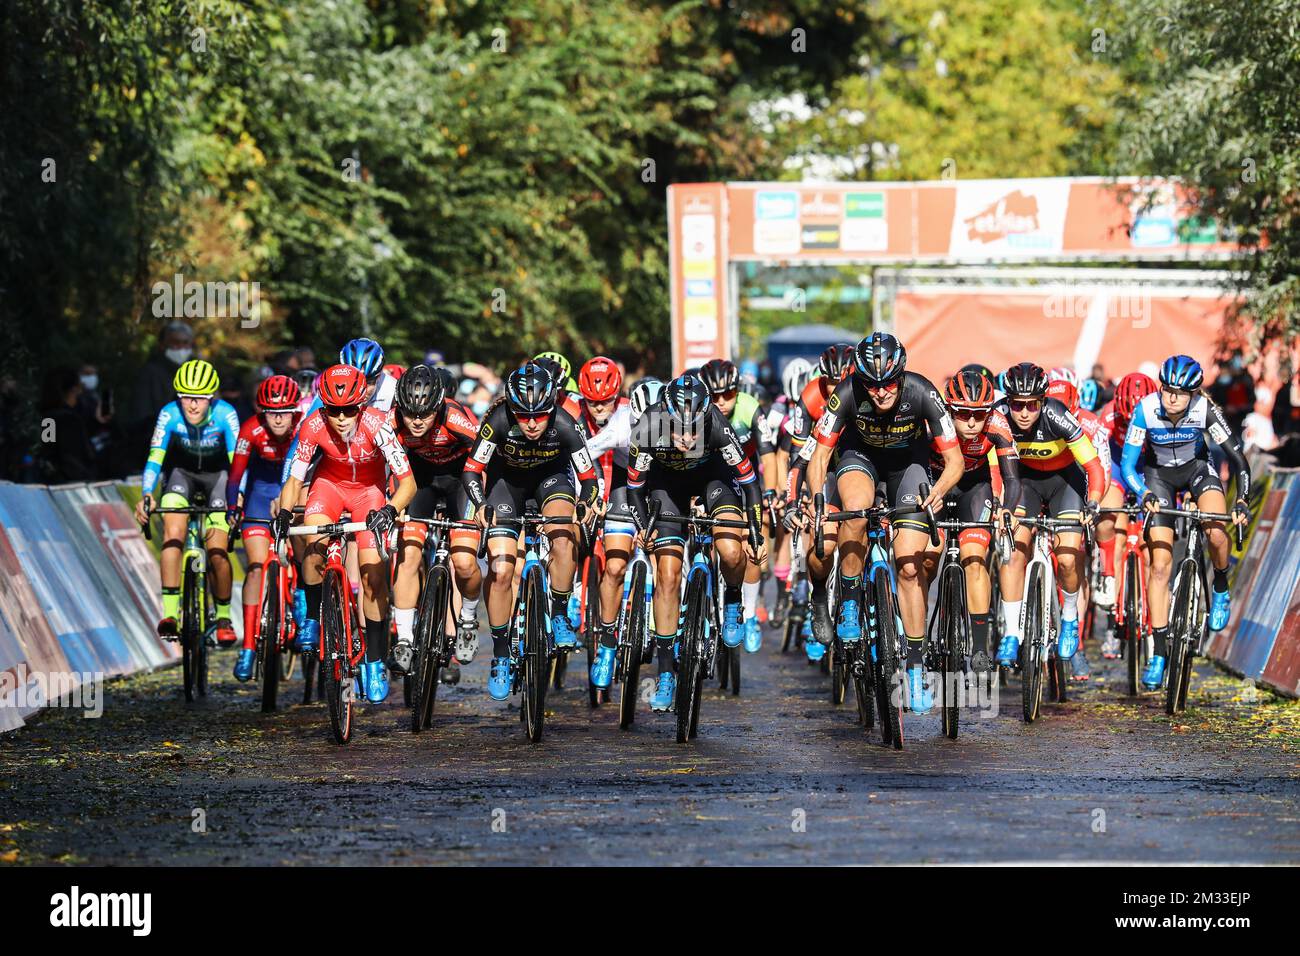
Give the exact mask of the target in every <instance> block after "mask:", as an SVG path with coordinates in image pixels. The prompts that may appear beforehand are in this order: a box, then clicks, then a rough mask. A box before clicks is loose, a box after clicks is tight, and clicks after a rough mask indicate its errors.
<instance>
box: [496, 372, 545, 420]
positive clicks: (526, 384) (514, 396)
mask: <svg viewBox="0 0 1300 956" xmlns="http://www.w3.org/2000/svg"><path fill="white" fill-rule="evenodd" d="M506 404H507V405H509V406H510V410H511V411H512V412H515V413H516V414H519V415H545V414H547V413H548V412H550V411H551V410H552V409H554V408H555V379H553V378H552V377H551V373H550V372H549V371H548V370H547V369H546V368H544V367H543V366H541V365H539V364H537V363H536V362H525V363H524V364H523V365H521V366H519V367H518V368H517V369H515V370H514V371H513V372H511V373H510V375H509V377H508V378H507V379H506Z"/></svg>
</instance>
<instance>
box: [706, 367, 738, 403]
mask: <svg viewBox="0 0 1300 956" xmlns="http://www.w3.org/2000/svg"><path fill="white" fill-rule="evenodd" d="M699 381H701V382H703V383H704V387H705V388H707V389H708V390H709V394H710V395H721V394H722V393H723V392H734V391H735V390H736V389H737V388H739V387H740V371H739V370H738V369H737V368H736V366H735V363H733V362H731V361H730V360H728V359H709V361H707V362H705V363H704V365H703V366H702V367H701V368H700V377H699Z"/></svg>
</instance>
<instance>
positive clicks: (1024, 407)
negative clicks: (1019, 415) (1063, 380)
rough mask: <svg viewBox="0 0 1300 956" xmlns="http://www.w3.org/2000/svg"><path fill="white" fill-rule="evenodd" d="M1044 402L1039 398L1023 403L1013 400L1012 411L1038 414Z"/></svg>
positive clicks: (1026, 400)
mask: <svg viewBox="0 0 1300 956" xmlns="http://www.w3.org/2000/svg"><path fill="white" fill-rule="evenodd" d="M1041 404H1042V401H1041V400H1040V399H1037V398H1029V399H1025V400H1023V401H1018V400H1012V402H1011V410H1012V411H1013V412H1036V411H1038V406H1039V405H1041Z"/></svg>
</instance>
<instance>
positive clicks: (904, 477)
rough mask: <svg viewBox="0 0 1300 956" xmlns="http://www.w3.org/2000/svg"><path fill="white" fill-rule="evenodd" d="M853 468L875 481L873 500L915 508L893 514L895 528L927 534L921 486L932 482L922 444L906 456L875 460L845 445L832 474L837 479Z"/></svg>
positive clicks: (923, 496) (928, 457)
mask: <svg viewBox="0 0 1300 956" xmlns="http://www.w3.org/2000/svg"><path fill="white" fill-rule="evenodd" d="M855 471H856V472H862V473H863V474H865V475H867V477H869V478H870V479H871V480H872V481H873V482H874V483H875V486H876V501H877V502H883V503H886V504H888V505H890V506H891V507H894V508H907V507H915V508H916V510H915V512H905V513H903V514H900V515H898V516H896V517H895V518H894V525H895V526H896V527H898V528H907V529H909V530H912V531H923V532H925V533H927V534H928V533H929V531H930V524H929V520H928V519H927V518H926V515H925V512H924V511H923V510H922V509H921V502H922V501H924V500H925V495H923V494H922V493H921V488H922V486H924V485H930V484H933V481H932V479H931V477H930V452H929V449H928V448H927V447H926V446H925V445H923V444H917V445H915V446H914V447H913V449H912V453H911V455H910V456H909V455H907V454H904V455H889V456H881V458H880V459H879V463H877V459H876V458H874V457H873V456H871V455H868V454H867V453H866V452H865V451H862V450H861V449H857V448H845V449H843V450H842V451H841V452H840V462H839V466H838V467H837V468H836V469H835V477H836V478H837V479H838V478H840V477H842V476H844V475H846V474H849V473H850V472H855Z"/></svg>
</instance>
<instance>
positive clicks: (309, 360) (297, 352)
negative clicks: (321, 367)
mask: <svg viewBox="0 0 1300 956" xmlns="http://www.w3.org/2000/svg"><path fill="white" fill-rule="evenodd" d="M293 355H294V360H295V361H296V362H297V363H298V365H297V367H296V368H295V371H298V370H300V369H304V368H317V367H318V366H317V365H316V352H315V350H314V349H312V348H311V346H309V345H299V346H298V347H297V348H295V349H294V350H293Z"/></svg>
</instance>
